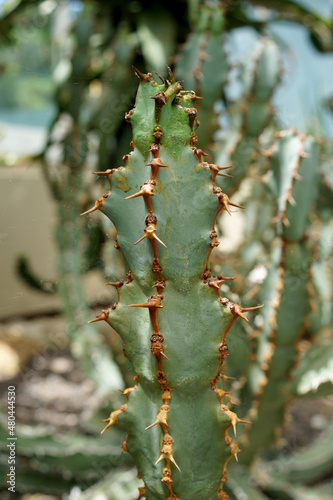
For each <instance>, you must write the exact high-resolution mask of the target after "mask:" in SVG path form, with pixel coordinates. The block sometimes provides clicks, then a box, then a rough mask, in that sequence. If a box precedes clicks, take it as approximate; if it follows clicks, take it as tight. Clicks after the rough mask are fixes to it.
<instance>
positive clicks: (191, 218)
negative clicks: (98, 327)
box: [102, 81, 231, 500]
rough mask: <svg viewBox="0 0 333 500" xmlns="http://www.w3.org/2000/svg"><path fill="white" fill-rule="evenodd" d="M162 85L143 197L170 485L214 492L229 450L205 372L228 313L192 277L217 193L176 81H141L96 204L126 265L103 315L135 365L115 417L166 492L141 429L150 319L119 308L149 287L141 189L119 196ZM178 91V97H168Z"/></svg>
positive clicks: (142, 168) (156, 396)
mask: <svg viewBox="0 0 333 500" xmlns="http://www.w3.org/2000/svg"><path fill="white" fill-rule="evenodd" d="M161 90H164V91H166V93H169V94H170V99H169V100H168V102H167V104H166V105H165V106H163V107H162V110H161V115H160V123H159V125H160V126H161V127H162V129H163V137H162V139H161V141H160V153H159V157H160V159H161V160H162V161H163V164H165V165H167V167H163V168H160V169H159V174H158V178H157V186H156V196H153V197H152V198H151V199H152V202H153V207H154V213H155V215H156V216H157V218H158V222H157V226H156V227H157V229H156V234H157V236H158V237H159V238H160V239H161V240H162V241H163V243H164V244H165V245H166V246H167V248H165V247H163V246H162V245H161V244H159V243H158V255H159V260H160V265H161V267H162V275H163V277H164V279H166V287H165V290H164V292H163V297H164V298H163V300H162V303H161V304H162V305H163V306H164V308H163V309H162V308H161V309H159V313H158V321H159V326H160V331H161V333H162V334H163V336H164V339H165V340H164V353H165V355H166V356H167V357H168V358H169V359H163V368H164V372H165V375H166V379H167V382H168V385H169V386H170V387H171V388H174V390H173V391H172V392H171V397H172V399H171V401H170V411H169V413H168V424H169V425H170V428H169V433H170V435H171V436H172V437H173V439H174V444H173V451H174V459H175V461H176V462H177V464H178V466H179V468H180V469H181V473H180V472H179V471H178V470H177V469H176V468H175V467H174V466H172V479H173V486H172V487H173V491H174V493H175V494H176V495H177V497H179V498H180V499H181V500H204V499H206V500H213V499H217V496H218V495H217V490H218V489H219V486H220V481H221V477H222V470H223V465H224V463H225V461H226V460H227V459H228V458H229V456H230V449H229V448H228V447H227V446H226V444H225V439H224V432H225V430H226V429H227V427H228V426H229V420H228V417H227V416H226V415H225V414H223V413H222V412H221V410H220V402H219V399H218V398H217V396H216V394H215V393H214V391H213V390H212V387H211V383H210V381H211V380H213V379H214V377H215V376H216V374H217V370H218V366H219V359H220V358H219V356H220V354H219V349H218V347H219V344H220V343H221V340H222V335H223V331H224V329H225V328H226V326H227V325H228V323H229V321H230V319H231V312H230V310H229V308H228V307H223V306H222V305H221V303H220V302H219V300H218V299H217V296H216V293H215V292H214V290H213V289H212V288H211V287H210V286H209V285H208V284H207V283H204V282H203V280H202V279H201V274H202V272H203V271H204V267H205V261H206V257H207V252H208V248H209V244H210V238H209V235H210V231H211V229H212V222H213V219H214V216H215V214H216V212H217V209H218V199H217V197H216V195H215V194H214V193H213V192H212V186H211V183H210V178H211V176H210V172H209V170H208V171H207V170H206V169H205V168H203V167H202V166H201V165H199V164H198V160H197V158H196V156H195V155H194V151H193V150H192V149H191V145H190V140H191V128H190V126H189V116H188V114H187V113H186V111H185V110H184V108H192V107H193V104H192V101H191V100H190V98H189V97H188V96H187V95H186V94H185V95H184V96H183V98H182V101H181V103H180V100H179V99H178V98H177V99H176V100H175V94H176V91H172V89H170V88H169V89H168V90H166V89H165V87H164V86H158V85H157V84H156V83H155V82H150V81H149V82H141V84H140V88H139V91H138V96H137V100H136V105H135V108H134V112H133V113H132V115H131V126H132V128H133V142H134V151H133V152H132V153H131V154H130V155H129V157H128V159H127V160H126V168H125V169H122V170H119V171H116V172H115V173H114V174H113V175H112V185H113V188H112V190H111V193H110V194H109V196H108V197H107V198H106V201H105V204H104V205H103V208H102V211H103V212H104V213H105V214H106V215H107V216H108V217H109V218H110V219H111V221H112V222H113V223H114V224H115V226H116V228H117V231H118V243H119V245H120V248H121V251H122V252H123V254H124V256H125V258H126V260H127V263H128V265H129V267H130V269H131V271H132V273H133V276H134V279H133V281H132V282H130V283H128V284H126V285H124V286H123V287H122V288H121V291H120V301H119V304H118V305H117V307H116V309H114V310H113V311H111V312H110V314H109V319H108V321H109V323H110V325H112V327H114V328H115V329H116V331H117V332H118V333H119V335H120V336H121V337H122V339H123V341H124V343H125V349H126V354H127V356H128V358H129V360H130V361H131V363H132V364H133V367H134V370H135V372H136V374H137V375H138V387H137V389H136V390H134V391H132V392H131V394H130V395H129V398H128V408H127V410H126V412H124V413H122V414H121V415H120V416H119V419H118V422H119V425H120V426H121V427H122V428H124V430H126V432H127V433H128V434H129V439H128V444H127V448H128V451H129V453H131V454H132V455H133V457H134V459H135V461H136V463H137V466H138V470H139V473H140V475H141V476H142V478H143V480H144V483H145V486H146V497H147V499H148V500H162V499H166V498H168V497H169V496H170V493H169V491H168V489H167V488H166V486H164V485H163V484H162V483H161V478H162V469H163V467H164V460H162V461H161V462H160V463H159V464H158V465H157V466H155V465H154V464H155V462H156V460H157V459H158V458H159V456H160V450H161V448H162V445H161V439H162V437H163V432H162V430H161V429H160V428H159V426H158V425H157V426H155V427H153V428H151V429H148V430H145V428H146V427H147V426H149V425H151V424H152V423H153V422H154V421H155V420H156V415H157V414H158V412H159V409H160V407H161V405H162V404H163V401H162V397H161V396H162V391H161V389H160V386H159V383H158V381H157V372H158V367H157V362H156V359H155V357H154V356H153V355H152V354H151V351H150V336H151V334H152V327H151V324H150V318H149V312H148V310H147V308H127V307H126V306H128V305H131V304H138V303H146V302H147V300H148V299H149V298H150V297H151V296H152V295H154V294H155V293H156V288H153V285H154V283H155V282H156V280H157V278H156V275H155V274H154V273H153V272H152V270H151V269H152V257H153V255H152V250H151V245H150V242H149V240H148V238H146V239H144V240H143V241H142V242H140V243H139V244H137V245H134V243H135V242H136V241H137V240H138V239H140V238H141V237H142V236H143V231H144V228H145V217H146V216H147V213H148V210H147V207H146V205H145V202H144V200H143V198H142V197H139V198H134V199H130V200H124V198H125V197H127V196H130V195H132V194H134V193H136V192H138V191H139V189H140V186H142V185H143V184H144V182H145V181H146V180H148V179H149V178H150V167H149V166H146V164H147V163H148V162H149V161H150V160H151V153H150V152H149V148H150V146H151V145H152V144H153V143H154V142H155V140H154V137H153V135H152V134H153V128H154V126H156V122H155V102H154V100H153V99H151V97H153V96H155V95H156V93H157V92H159V91H161ZM176 101H177V102H176Z"/></svg>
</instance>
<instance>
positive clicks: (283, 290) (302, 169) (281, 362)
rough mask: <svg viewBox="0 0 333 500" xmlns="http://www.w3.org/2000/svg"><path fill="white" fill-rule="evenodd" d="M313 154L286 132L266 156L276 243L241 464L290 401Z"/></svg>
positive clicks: (315, 172) (310, 143) (315, 173)
mask: <svg viewBox="0 0 333 500" xmlns="http://www.w3.org/2000/svg"><path fill="white" fill-rule="evenodd" d="M318 153H319V148H318V145H317V144H316V142H315V141H314V139H313V138H312V137H306V136H305V135H302V134H299V133H297V132H296V131H295V130H292V129H291V130H287V131H283V132H280V133H279V135H278V138H277V140H276V142H275V143H274V145H273V147H272V148H271V151H270V155H271V163H272V167H273V168H272V172H271V173H272V175H271V178H270V180H269V184H270V187H271V189H272V191H273V193H274V197H275V199H276V200H277V215H276V218H275V220H274V222H275V224H276V239H275V240H274V243H273V246H272V254H271V265H270V267H269V269H268V273H267V277H266V280H265V282H264V283H263V287H262V290H261V294H260V296H261V298H262V299H263V300H265V304H266V307H265V309H264V310H263V327H262V328H261V329H260V332H257V333H258V334H259V333H260V335H258V340H257V361H256V362H254V363H253V365H252V367H250V372H249V378H250V383H251V385H252V386H253V387H256V392H257V399H256V400H255V402H254V404H253V407H252V410H250V412H249V414H248V418H250V419H251V421H252V422H253V423H252V426H251V428H250V429H249V432H248V433H245V434H246V440H245V439H244V453H243V454H242V458H241V460H242V461H243V462H244V463H246V464H249V463H250V462H251V461H252V460H253V458H254V456H255V454H256V453H257V452H258V451H259V450H260V449H262V448H263V447H264V446H266V445H269V444H270V443H271V442H272V441H274V437H275V429H276V428H277V427H279V426H282V424H283V423H284V410H285V407H286V405H287V403H288V402H289V401H290V398H291V396H292V390H293V387H292V382H291V376H290V375H291V372H292V370H293V368H294V366H295V364H296V362H297V360H298V358H299V354H298V347H297V342H298V340H299V339H300V337H301V335H302V333H303V332H304V327H305V323H306V319H307V317H308V315H309V314H310V312H311V292H310V288H309V283H311V261H312V248H311V245H310V244H309V242H308V238H307V237H306V230H307V227H308V223H309V218H310V215H311V209H312V205H313V203H314V201H315V198H316V195H317V192H318V186H319V169H318ZM244 438H245V436H244Z"/></svg>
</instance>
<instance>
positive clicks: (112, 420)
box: [101, 404, 127, 434]
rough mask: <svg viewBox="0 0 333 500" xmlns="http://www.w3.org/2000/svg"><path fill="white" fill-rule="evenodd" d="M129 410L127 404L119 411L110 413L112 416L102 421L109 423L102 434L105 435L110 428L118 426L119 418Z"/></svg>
mask: <svg viewBox="0 0 333 500" xmlns="http://www.w3.org/2000/svg"><path fill="white" fill-rule="evenodd" d="M126 410H127V404H125V405H122V406H121V407H120V408H119V410H116V411H113V412H111V413H110V416H109V417H108V418H106V419H105V420H101V422H109V423H108V424H107V425H106V426H105V427H104V429H103V430H102V431H101V434H103V433H104V432H105V431H106V430H107V429H108V428H109V427H111V426H112V425H118V416H119V415H120V414H121V413H124V412H125V411H126Z"/></svg>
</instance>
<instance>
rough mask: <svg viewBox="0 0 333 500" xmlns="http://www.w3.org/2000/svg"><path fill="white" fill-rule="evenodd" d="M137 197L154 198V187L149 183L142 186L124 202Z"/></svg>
mask: <svg viewBox="0 0 333 500" xmlns="http://www.w3.org/2000/svg"><path fill="white" fill-rule="evenodd" d="M139 196H143V197H144V198H145V197H147V196H156V193H155V190H154V186H153V185H152V184H151V183H149V184H143V186H141V187H140V191H138V192H137V193H134V194H132V195H131V196H127V198H124V200H132V199H133V198H138V197H139Z"/></svg>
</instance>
